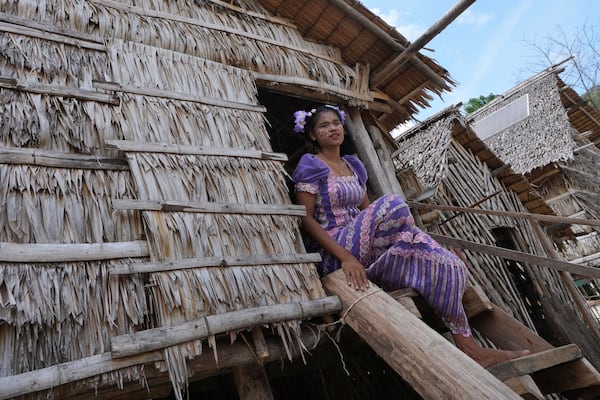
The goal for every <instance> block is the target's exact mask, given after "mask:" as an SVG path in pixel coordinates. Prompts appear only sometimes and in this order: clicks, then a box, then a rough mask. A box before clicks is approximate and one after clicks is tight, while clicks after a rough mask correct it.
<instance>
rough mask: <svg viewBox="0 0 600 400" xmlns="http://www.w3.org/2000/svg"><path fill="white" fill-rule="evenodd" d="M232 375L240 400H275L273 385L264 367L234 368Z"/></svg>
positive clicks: (249, 365) (244, 366) (251, 365)
mask: <svg viewBox="0 0 600 400" xmlns="http://www.w3.org/2000/svg"><path fill="white" fill-rule="evenodd" d="M232 373H233V382H234V384H235V387H236V389H237V393H238V396H239V398H240V400H273V393H272V392H271V385H270V384H269V379H268V378H267V373H266V371H265V368H264V367H263V366H262V365H257V364H248V365H242V366H239V367H233V369H232Z"/></svg>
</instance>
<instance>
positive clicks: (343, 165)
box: [317, 155, 348, 176]
mask: <svg viewBox="0 0 600 400" xmlns="http://www.w3.org/2000/svg"><path fill="white" fill-rule="evenodd" d="M317 157H319V158H320V159H321V160H323V161H325V164H327V166H328V167H329V168H331V169H332V170H333V171H334V172H336V173H337V174H338V175H339V176H346V175H345V173H344V170H346V169H348V166H347V165H346V162H345V161H344V160H340V163H341V164H340V165H341V168H338V167H337V166H336V165H335V164H334V163H333V162H331V161H330V160H328V159H327V158H325V156H323V155H319V156H317Z"/></svg>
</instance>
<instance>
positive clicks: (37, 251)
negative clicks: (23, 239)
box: [0, 240, 150, 266]
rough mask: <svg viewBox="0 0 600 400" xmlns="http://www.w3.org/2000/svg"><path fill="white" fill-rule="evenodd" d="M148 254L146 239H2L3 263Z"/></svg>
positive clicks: (0, 245)
mask: <svg viewBox="0 0 600 400" xmlns="http://www.w3.org/2000/svg"><path fill="white" fill-rule="evenodd" d="M149 255H150V251H149V249H148V243H147V242H146V241H145V240H133V241H130V242H106V243H73V244H64V243H43V244H39V243H10V242H0V262H16V263H61V262H76V261H97V260H111V259H116V258H135V257H148V256H149ZM53 266H56V265H53Z"/></svg>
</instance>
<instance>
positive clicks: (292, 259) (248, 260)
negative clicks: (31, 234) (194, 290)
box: [108, 253, 321, 275]
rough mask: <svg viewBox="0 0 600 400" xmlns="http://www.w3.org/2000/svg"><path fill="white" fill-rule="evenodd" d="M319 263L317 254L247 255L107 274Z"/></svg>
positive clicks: (121, 268) (120, 267)
mask: <svg viewBox="0 0 600 400" xmlns="http://www.w3.org/2000/svg"><path fill="white" fill-rule="evenodd" d="M319 261H321V255H320V254H319V253H296V254H249V255H244V256H222V257H198V258H183V259H179V260H171V261H163V262H148V263H131V264H114V265H111V266H110V267H109V270H108V273H109V274H111V275H128V274H141V273H152V272H165V271H177V270H182V269H191V268H204V267H222V268H225V267H239V266H245V267H247V266H253V265H279V264H300V263H316V262H319Z"/></svg>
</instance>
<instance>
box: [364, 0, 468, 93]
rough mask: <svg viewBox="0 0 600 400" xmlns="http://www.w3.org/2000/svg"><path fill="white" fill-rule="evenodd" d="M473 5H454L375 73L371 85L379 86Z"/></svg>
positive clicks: (466, 1) (464, 2)
mask: <svg viewBox="0 0 600 400" xmlns="http://www.w3.org/2000/svg"><path fill="white" fill-rule="evenodd" d="M473 3H475V0H460V1H459V2H458V3H456V4H455V5H454V7H452V8H451V9H450V10H449V11H448V12H447V13H446V14H444V16H442V18H440V19H439V20H438V21H437V22H436V23H435V24H433V25H432V26H431V27H430V28H429V29H427V31H426V32H425V33H424V34H422V35H421V36H420V37H419V38H417V40H415V41H414V42H412V43H411V44H410V45H408V47H406V48H405V49H404V51H402V53H400V54H399V55H398V56H396V58H394V59H393V60H392V61H391V62H389V63H388V64H387V65H386V66H385V68H383V69H381V71H379V72H377V73H375V75H374V76H373V77H372V78H371V84H372V85H373V86H375V87H377V86H379V85H381V84H382V83H383V82H384V81H385V80H386V79H387V78H388V77H389V76H390V75H391V74H393V73H394V71H397V70H398V69H399V68H400V67H401V66H402V65H404V64H405V63H406V62H407V61H408V60H409V59H410V58H411V57H413V56H414V55H415V54H416V53H417V52H418V51H419V50H420V49H421V48H422V47H423V46H425V45H426V44H427V43H429V41H431V39H433V38H434V37H435V36H437V35H438V34H439V33H440V32H441V31H442V30H444V28H446V27H447V26H448V25H449V24H450V23H451V22H452V21H454V20H455V19H456V18H457V17H458V16H459V15H460V14H461V13H462V12H463V11H465V10H466V9H467V8H469V6H470V5H471V4H473Z"/></svg>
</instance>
